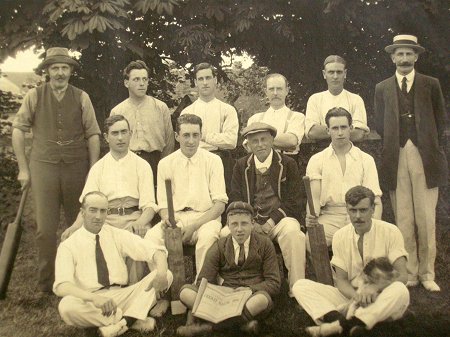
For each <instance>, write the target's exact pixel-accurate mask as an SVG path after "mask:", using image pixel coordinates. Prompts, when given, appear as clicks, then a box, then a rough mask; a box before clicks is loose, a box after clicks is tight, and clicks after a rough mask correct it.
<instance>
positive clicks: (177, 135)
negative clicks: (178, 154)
mask: <svg viewBox="0 0 450 337" xmlns="http://www.w3.org/2000/svg"><path fill="white" fill-rule="evenodd" d="M175 140H176V141H177V142H178V143H179V142H180V135H179V134H178V132H175Z"/></svg>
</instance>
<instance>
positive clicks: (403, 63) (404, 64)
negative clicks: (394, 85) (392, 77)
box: [398, 62, 413, 66]
mask: <svg viewBox="0 0 450 337" xmlns="http://www.w3.org/2000/svg"><path fill="white" fill-rule="evenodd" d="M398 65H399V66H412V65H413V64H412V63H411V62H401V63H399V64H398Z"/></svg>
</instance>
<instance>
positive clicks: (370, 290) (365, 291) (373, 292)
mask: <svg viewBox="0 0 450 337" xmlns="http://www.w3.org/2000/svg"><path fill="white" fill-rule="evenodd" d="M377 297H378V287H377V286H376V285H374V284H365V285H363V286H361V287H360V288H359V289H358V291H357V293H356V295H355V297H354V298H353V299H354V300H355V301H356V303H358V304H359V305H361V306H362V307H366V306H368V305H369V304H372V303H373V302H375V300H376V299H377Z"/></svg>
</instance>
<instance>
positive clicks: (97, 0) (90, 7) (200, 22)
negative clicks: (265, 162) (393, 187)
mask: <svg viewBox="0 0 450 337" xmlns="http://www.w3.org/2000/svg"><path fill="white" fill-rule="evenodd" d="M448 7H449V6H448V2H447V1H444V0H291V1H286V0H283V1H281V0H47V1H45V0H14V1H8V0H3V1H1V3H0V61H2V60H4V59H5V58H6V57H7V56H9V55H15V53H16V52H17V51H19V50H24V49H27V48H29V47H31V46H34V47H36V48H40V47H44V48H48V47H52V46H65V47H68V48H70V49H71V50H73V51H78V52H80V54H81V56H80V58H79V62H80V64H81V67H80V69H78V70H77V73H76V76H74V79H73V81H72V83H74V84H75V85H77V86H79V87H80V88H83V89H84V90H85V91H87V92H88V93H89V95H90V96H91V98H92V101H93V103H94V105H95V108H96V112H97V115H98V119H99V122H101V121H102V120H103V118H104V116H106V115H108V114H109V111H110V109H111V108H112V107H113V106H114V105H115V104H117V103H118V102H120V101H121V100H123V99H124V98H125V97H127V92H126V90H125V88H124V86H123V79H122V75H121V69H123V68H124V66H125V65H126V64H127V63H128V62H130V61H131V60H134V59H142V60H144V61H145V62H146V63H147V64H148V65H149V67H150V68H151V74H150V75H151V79H152V81H151V83H150V88H149V92H150V93H151V94H153V95H155V96H156V97H159V98H160V99H162V100H163V101H166V102H167V103H168V104H169V106H176V105H177V103H178V102H177V101H176V97H175V96H174V95H172V93H173V91H174V87H175V85H176V83H177V81H178V76H176V75H174V72H173V71H171V69H172V70H173V69H184V70H185V71H186V73H189V71H190V70H191V67H192V64H195V63H198V62H201V61H208V62H210V63H212V64H214V65H215V66H217V67H218V69H219V79H220V81H221V83H222V84H223V88H226V99H227V100H228V101H229V102H231V103H234V102H236V101H237V100H238V99H239V97H240V96H242V95H254V94H258V93H261V87H260V84H261V79H262V77H263V76H264V74H265V73H267V72H268V71H270V72H281V73H283V74H284V75H286V77H287V78H288V80H289V82H290V85H291V95H290V96H289V99H290V102H289V103H290V105H291V107H292V108H295V109H297V110H298V111H304V109H305V106H306V101H307V99H308V97H309V96H310V95H311V94H312V93H314V92H316V91H320V90H325V88H326V85H325V81H324V80H323V78H322V75H321V69H322V62H323V59H324V58H325V57H326V56H327V55H329V54H339V55H342V56H343V57H344V58H346V60H347V63H348V69H349V70H348V76H347V84H346V87H347V88H348V89H349V90H350V91H353V92H357V93H359V94H360V95H361V96H362V97H363V99H364V101H365V103H366V107H367V110H368V114H369V116H368V118H369V125H371V124H372V116H371V112H372V104H373V103H372V100H373V99H372V97H373V91H374V87H375V83H377V82H379V81H381V80H382V79H384V78H387V77H389V76H391V75H392V74H393V73H394V66H393V64H392V61H391V60H390V57H389V56H388V55H387V54H386V53H385V52H384V47H385V46H386V45H388V44H390V43H391V42H392V38H393V36H395V35H396V34H401V33H409V34H414V35H417V36H418V38H419V43H420V44H421V45H422V46H424V47H425V48H426V49H427V52H426V53H424V54H423V55H421V57H420V59H419V62H418V65H417V69H418V70H419V71H421V72H423V73H425V74H429V75H431V76H435V77H438V78H439V79H440V81H441V84H442V87H443V91H444V93H445V94H446V96H447V97H446V98H447V101H448V98H449V97H448V96H449V95H448V88H449V84H450V83H449V81H450V77H449V76H448V75H449V71H450V64H449V63H448V55H449V43H448V41H449V40H448V38H449V36H450V35H449V22H450V21H449V16H450V15H449V8H448ZM244 52H245V53H247V54H248V55H250V57H251V58H252V59H253V61H254V65H253V66H252V67H251V68H250V69H242V67H239V66H237V67H236V66H235V67H229V68H228V70H227V68H226V67H225V66H224V65H223V58H222V57H223V56H228V60H230V59H231V60H233V57H234V56H235V55H241V54H242V53H244ZM243 113H247V114H248V113H249V112H248V111H244V112H243Z"/></svg>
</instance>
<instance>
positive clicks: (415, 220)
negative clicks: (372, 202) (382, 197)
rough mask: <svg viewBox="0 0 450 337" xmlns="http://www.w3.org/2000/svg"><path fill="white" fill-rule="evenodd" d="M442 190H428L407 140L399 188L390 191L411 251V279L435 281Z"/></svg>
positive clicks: (402, 151) (417, 156) (417, 155)
mask: <svg viewBox="0 0 450 337" xmlns="http://www.w3.org/2000/svg"><path fill="white" fill-rule="evenodd" d="M438 195H439V189H438V188H437V187H435V188H428V187H427V183H426V180H425V173H424V170H423V163H422V157H421V156H420V153H419V150H418V149H417V147H416V146H415V145H414V144H413V143H412V142H411V141H410V140H408V141H407V142H406V144H405V146H404V147H403V148H400V154H399V162H398V172H397V189H396V190H395V191H391V192H390V197H391V203H392V208H393V210H394V214H395V220H396V223H397V226H398V228H399V229H400V231H401V232H402V234H403V238H404V240H405V248H406V251H407V252H408V255H409V256H408V262H407V264H406V267H407V269H408V279H409V280H410V281H413V280H417V278H419V279H420V281H432V280H434V261H435V259H436V205H437V201H438Z"/></svg>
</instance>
